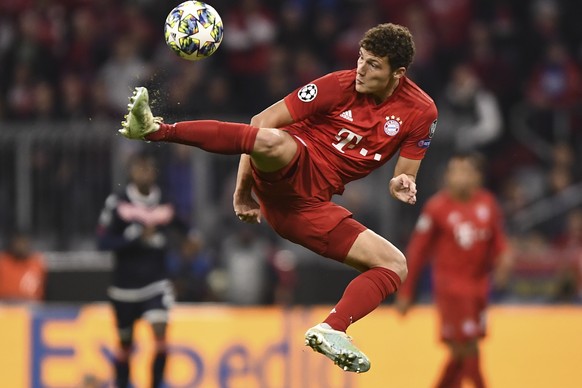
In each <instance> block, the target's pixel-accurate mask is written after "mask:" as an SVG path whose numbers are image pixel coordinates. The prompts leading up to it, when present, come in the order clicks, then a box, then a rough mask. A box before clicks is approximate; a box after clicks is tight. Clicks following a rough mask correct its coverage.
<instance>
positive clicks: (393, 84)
mask: <svg viewBox="0 0 582 388" xmlns="http://www.w3.org/2000/svg"><path fill="white" fill-rule="evenodd" d="M399 84H400V78H396V77H393V78H392V79H390V81H388V85H387V86H386V89H385V90H384V91H383V92H382V93H381V94H378V95H374V101H376V104H381V103H383V102H384V101H386V100H387V99H388V98H389V97H390V96H391V95H392V94H394V91H395V90H396V88H397V87H398V85H399Z"/></svg>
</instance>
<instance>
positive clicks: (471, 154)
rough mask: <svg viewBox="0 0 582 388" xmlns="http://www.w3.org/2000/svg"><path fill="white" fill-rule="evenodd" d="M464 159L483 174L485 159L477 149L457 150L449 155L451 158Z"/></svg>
mask: <svg viewBox="0 0 582 388" xmlns="http://www.w3.org/2000/svg"><path fill="white" fill-rule="evenodd" d="M454 159H456V160H466V161H467V162H469V163H471V165H472V166H473V167H474V168H475V170H477V171H478V172H479V173H481V175H484V174H485V167H486V164H487V160H486V158H485V156H484V155H483V154H482V153H480V152H477V151H468V152H457V153H456V154H454V155H453V156H451V160H454Z"/></svg>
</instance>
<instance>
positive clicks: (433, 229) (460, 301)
mask: <svg viewBox="0 0 582 388" xmlns="http://www.w3.org/2000/svg"><path fill="white" fill-rule="evenodd" d="M483 163H484V160H483V159H482V156H481V155H477V154H457V155H455V156H453V157H451V159H450V161H449V163H448V165H447V169H446V173H445V177H444V181H445V184H444V188H443V189H442V190H441V191H439V192H438V193H436V194H435V195H433V196H432V197H431V199H430V200H429V201H428V202H427V203H426V205H425V206H424V208H423V211H422V214H421V216H420V218H419V219H418V222H417V224H416V228H415V231H414V233H413V235H412V237H411V238H410V241H409V243H408V246H407V248H406V254H407V257H408V262H409V274H408V279H407V280H406V282H405V283H404V284H403V286H402V287H401V289H400V290H399V292H398V295H397V299H396V308H397V310H398V311H399V312H400V313H401V314H406V313H407V311H408V310H409V309H410V307H411V306H412V303H413V300H414V299H413V298H414V291H415V287H416V285H417V282H418V279H419V276H420V274H421V272H422V269H423V267H424V266H425V265H426V264H427V262H428V261H429V260H430V259H432V264H433V267H432V278H433V294H434V300H435V303H436V308H437V311H438V314H439V317H440V321H441V328H440V334H441V338H442V340H443V341H444V342H445V343H446V344H447V346H448V348H449V359H448V361H447V363H446V365H445V367H444V369H443V373H442V375H441V377H440V379H439V380H438V383H437V384H436V386H437V387H440V388H451V387H461V386H462V385H461V384H462V380H463V379H468V380H470V381H471V383H472V384H473V386H474V387H477V388H481V387H484V386H485V381H484V378H483V376H482V373H481V370H480V366H479V347H478V340H479V339H480V338H482V337H483V336H484V335H485V307H486V305H487V298H488V295H489V275H490V273H491V271H492V269H493V268H496V269H497V272H496V276H495V281H496V283H497V284H498V285H503V284H505V283H506V282H507V277H508V275H509V269H510V265H511V256H510V251H509V246H508V242H507V240H506V236H505V232H504V231H503V215H502V214H501V211H500V209H499V206H498V205H497V203H496V200H495V197H494V196H493V195H492V193H490V192H489V191H487V190H486V189H484V188H482V179H483V172H482V169H483Z"/></svg>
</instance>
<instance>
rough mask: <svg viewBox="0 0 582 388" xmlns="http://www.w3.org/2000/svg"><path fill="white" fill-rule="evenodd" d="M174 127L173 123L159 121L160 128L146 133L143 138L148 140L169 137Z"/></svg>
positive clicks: (160, 139)
mask: <svg viewBox="0 0 582 388" xmlns="http://www.w3.org/2000/svg"><path fill="white" fill-rule="evenodd" d="M175 129H176V126H175V125H174V124H166V123H160V129H158V130H157V131H155V132H152V133H149V134H147V135H146V136H145V137H144V139H146V140H148V141H163V140H166V139H170V138H171V136H172V134H173V132H174V131H175Z"/></svg>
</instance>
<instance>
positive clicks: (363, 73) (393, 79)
mask: <svg viewBox="0 0 582 388" xmlns="http://www.w3.org/2000/svg"><path fill="white" fill-rule="evenodd" d="M404 72H405V69H404V68H403V67H400V68H398V69H392V67H391V66H390V63H388V57H387V56H386V57H377V56H375V55H374V54H372V53H371V52H369V51H367V50H365V49H364V48H362V47H360V52H359V57H358V68H357V71H356V91H357V92H358V93H364V94H371V95H372V96H374V98H375V99H376V101H377V102H382V101H384V100H385V99H386V98H387V97H388V96H390V94H392V92H393V91H394V88H395V87H396V85H398V79H399V78H400V77H402V75H404Z"/></svg>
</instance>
